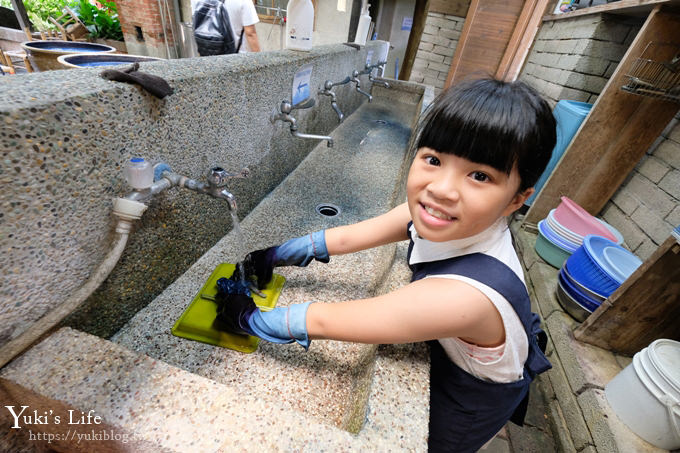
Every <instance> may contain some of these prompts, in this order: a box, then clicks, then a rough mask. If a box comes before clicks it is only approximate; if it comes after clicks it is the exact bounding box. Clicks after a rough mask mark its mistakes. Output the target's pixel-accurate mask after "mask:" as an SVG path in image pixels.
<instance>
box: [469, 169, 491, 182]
mask: <svg viewBox="0 0 680 453" xmlns="http://www.w3.org/2000/svg"><path fill="white" fill-rule="evenodd" d="M472 179H474V180H475V181H479V182H486V181H488V180H489V175H487V174H486V173H483V172H481V171H474V172H472Z"/></svg>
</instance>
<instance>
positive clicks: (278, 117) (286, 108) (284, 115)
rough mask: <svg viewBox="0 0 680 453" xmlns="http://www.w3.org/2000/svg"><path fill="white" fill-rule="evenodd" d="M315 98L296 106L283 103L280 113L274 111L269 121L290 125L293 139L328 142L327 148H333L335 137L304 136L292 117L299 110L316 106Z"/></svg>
mask: <svg viewBox="0 0 680 453" xmlns="http://www.w3.org/2000/svg"><path fill="white" fill-rule="evenodd" d="M314 103H315V101H314V98H309V99H307V100H306V101H304V102H301V103H299V104H296V105H291V104H290V102H288V101H281V109H280V111H279V112H277V111H276V110H274V111H273V112H272V114H271V115H269V121H271V123H272V124H274V123H275V122H277V121H285V122H286V123H289V124H290V133H291V134H292V135H293V137H298V138H306V139H311V140H326V146H328V147H329V148H332V147H333V137H329V136H327V135H313V134H303V133H302V132H299V131H298V128H297V122H296V121H295V118H293V117H292V116H290V112H292V111H293V110H297V109H308V108H310V107H313V106H314Z"/></svg>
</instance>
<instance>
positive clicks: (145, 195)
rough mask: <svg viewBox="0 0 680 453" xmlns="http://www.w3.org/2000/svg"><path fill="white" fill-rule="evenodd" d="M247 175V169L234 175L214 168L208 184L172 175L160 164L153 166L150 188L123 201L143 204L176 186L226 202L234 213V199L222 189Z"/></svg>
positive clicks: (210, 173)
mask: <svg viewBox="0 0 680 453" xmlns="http://www.w3.org/2000/svg"><path fill="white" fill-rule="evenodd" d="M249 173H250V171H249V170H248V169H247V168H244V169H243V170H241V172H240V173H236V174H235V173H229V172H227V171H225V170H224V169H223V168H221V167H214V168H211V169H210V170H209V171H208V177H207V180H208V182H207V183H204V182H200V181H196V180H195V179H191V178H187V177H186V176H182V175H180V174H177V173H174V172H173V171H172V170H171V169H170V167H169V166H168V165H167V164H164V163H160V164H156V165H155V166H154V183H153V184H152V185H151V187H149V188H147V189H143V190H136V191H135V192H132V193H130V194H128V195H127V196H126V197H125V199H127V200H132V201H137V202H142V203H143V202H145V201H148V200H149V199H151V197H153V196H154V195H156V194H158V193H160V192H162V191H163V190H165V189H168V188H170V187H173V186H178V187H186V188H187V189H189V190H193V191H194V192H199V193H204V194H207V195H210V196H212V197H215V198H220V199H222V200H226V201H227V203H228V204H229V209H231V210H232V211H236V208H237V205H236V198H235V197H234V195H233V194H232V193H231V192H229V191H228V190H226V189H222V187H224V186H225V185H226V184H227V181H228V180H229V179H231V178H246V177H248V175H249Z"/></svg>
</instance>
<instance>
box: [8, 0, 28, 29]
mask: <svg viewBox="0 0 680 453" xmlns="http://www.w3.org/2000/svg"><path fill="white" fill-rule="evenodd" d="M11 1H12V9H13V10H14V14H15V15H16V16H17V20H18V21H19V26H20V27H21V29H22V30H25V29H28V30H31V21H30V20H28V14H27V13H26V8H25V7H24V2H23V1H22V0H11Z"/></svg>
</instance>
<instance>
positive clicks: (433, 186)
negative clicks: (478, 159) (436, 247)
mask: <svg viewBox="0 0 680 453" xmlns="http://www.w3.org/2000/svg"><path fill="white" fill-rule="evenodd" d="M519 184H520V177H519V173H518V171H517V168H516V167H515V168H513V169H512V172H511V173H510V175H507V174H506V173H505V172H503V171H500V170H496V169H495V168H493V167H490V166H488V165H484V164H477V163H474V162H472V161H469V160H467V159H464V158H462V157H458V156H456V155H454V154H446V153H439V152H437V151H435V150H432V149H430V148H425V147H423V148H420V149H419V150H418V152H417V153H416V157H415V159H414V161H413V164H412V165H411V169H410V171H409V174H408V181H407V183H406V191H407V196H408V207H409V210H410V211H411V219H412V220H413V224H414V226H415V228H416V231H417V232H418V235H419V236H421V237H423V238H425V239H428V240H430V241H435V242H443V241H450V240H453V239H463V238H466V237H469V236H473V235H475V234H477V233H481V232H482V231H484V230H485V229H487V228H488V227H490V226H491V225H493V224H494V223H495V222H496V221H497V220H498V219H499V218H500V217H504V216H507V215H510V214H511V213H512V212H514V211H515V210H517V209H519V208H520V207H521V206H522V204H523V203H524V201H525V200H526V199H527V198H529V196H530V195H531V194H532V193H533V191H534V189H533V188H530V189H527V190H526V191H524V192H522V193H517V191H518V189H519Z"/></svg>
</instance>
